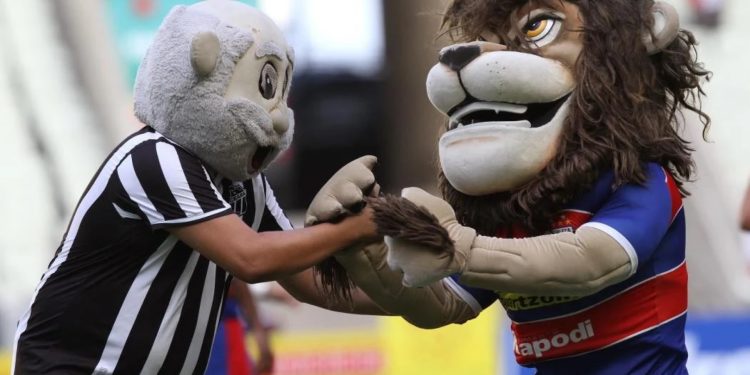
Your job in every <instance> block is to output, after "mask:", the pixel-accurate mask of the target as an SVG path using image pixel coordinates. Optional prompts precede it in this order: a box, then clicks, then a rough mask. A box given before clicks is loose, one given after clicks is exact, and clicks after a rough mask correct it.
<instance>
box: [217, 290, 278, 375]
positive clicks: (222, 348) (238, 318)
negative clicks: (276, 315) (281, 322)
mask: <svg viewBox="0 0 750 375" xmlns="http://www.w3.org/2000/svg"><path fill="white" fill-rule="evenodd" d="M248 328H249V329H250V330H251V331H252V333H253V336H255V340H256V342H257V345H258V353H259V356H258V358H257V360H256V361H253V359H252V358H251V357H250V355H249V353H248V351H247V346H246V345H245V332H246V331H247V329H248ZM268 338H269V332H268V329H267V327H266V325H264V324H263V322H262V321H261V319H260V316H259V314H258V308H257V306H256V303H255V300H254V298H253V295H252V293H251V292H250V288H248V287H247V284H245V283H244V282H242V281H241V280H238V279H232V283H231V284H230V286H229V293H228V294H227V298H226V300H225V301H224V311H223V312H222V315H221V322H220V323H219V326H218V327H217V329H216V338H215V339H214V347H213V350H212V351H211V357H210V359H209V360H208V368H207V369H206V375H234V374H245V375H263V374H270V373H271V372H272V371H273V353H272V351H271V346H270V344H269V340H268Z"/></svg>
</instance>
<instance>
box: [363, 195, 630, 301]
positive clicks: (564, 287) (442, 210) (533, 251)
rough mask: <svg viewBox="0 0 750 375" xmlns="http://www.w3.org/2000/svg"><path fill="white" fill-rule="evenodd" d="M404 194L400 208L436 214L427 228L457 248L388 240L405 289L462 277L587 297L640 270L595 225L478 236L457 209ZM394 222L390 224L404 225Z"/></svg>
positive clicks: (485, 284) (475, 283)
mask: <svg viewBox="0 0 750 375" xmlns="http://www.w3.org/2000/svg"><path fill="white" fill-rule="evenodd" d="M402 196H403V197H404V198H406V199H407V200H401V201H398V202H399V204H401V205H408V204H410V203H412V202H413V203H415V204H416V205H417V206H421V207H422V208H424V209H426V210H427V211H428V212H429V213H430V214H432V215H434V218H435V219H437V223H434V224H432V225H431V224H425V225H424V226H423V228H424V229H425V231H429V230H431V229H430V228H438V229H440V228H444V230H445V231H446V232H447V235H448V236H449V237H450V239H451V242H452V245H453V248H454V250H453V251H445V250H444V249H443V250H440V249H430V248H427V247H425V246H420V245H418V244H417V242H416V241H409V240H408V239H402V238H392V237H386V243H388V245H389V248H390V252H389V256H388V262H389V264H390V265H391V266H392V267H393V268H394V269H399V270H402V271H403V272H404V283H405V284H406V285H410V286H417V287H419V286H422V285H428V284H430V283H432V282H434V281H435V280H439V279H442V278H443V277H445V276H447V275H454V274H460V275H461V276H460V279H459V280H460V281H461V283H462V284H464V285H467V286H471V287H478V288H482V289H488V290H501V291H503V292H513V293H525V294H537V295H538V294H542V295H589V294H593V293H595V292H597V291H599V290H601V289H602V288H605V287H607V286H609V285H612V284H614V283H617V282H619V281H622V280H624V279H625V278H627V277H629V276H631V275H632V273H634V271H635V269H636V265H637V259H634V258H633V257H635V255H634V254H633V257H631V252H629V251H627V250H626V249H625V248H624V247H623V245H622V243H623V242H626V241H623V242H620V241H618V240H617V239H616V238H614V237H612V235H610V234H609V233H607V232H605V231H604V230H600V229H599V228H598V227H595V226H583V227H581V228H579V229H578V231H577V232H575V233H561V234H552V235H544V236H538V237H530V238H522V239H501V238H492V237H485V236H477V234H476V231H475V230H474V229H472V228H469V227H465V226H462V225H460V224H459V223H458V221H457V220H456V217H455V212H454V211H453V208H451V207H450V205H449V204H448V203H447V202H445V201H444V200H442V199H440V198H437V197H434V196H432V195H430V194H428V193H427V192H425V191H423V190H421V189H415V188H408V189H404V191H403V193H402ZM409 201H411V202H409ZM377 214H378V210H376V215H377ZM410 217H411V218H412V219H414V218H416V217H417V215H412V216H410ZM386 219H387V218H386ZM376 221H378V220H377V219H376ZM381 222H382V219H381ZM396 224H397V225H395V226H394V225H391V226H394V227H396V228H399V227H402V225H401V224H402V223H396ZM381 229H382V228H381ZM386 233H388V232H387V229H386ZM613 233H614V232H613ZM394 235H400V233H398V232H396V233H394Z"/></svg>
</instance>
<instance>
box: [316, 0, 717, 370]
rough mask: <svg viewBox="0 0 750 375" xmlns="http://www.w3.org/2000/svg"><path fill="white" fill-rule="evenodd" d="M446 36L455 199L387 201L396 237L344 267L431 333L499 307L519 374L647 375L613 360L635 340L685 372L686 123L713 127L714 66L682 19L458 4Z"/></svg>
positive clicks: (577, 2)
mask: <svg viewBox="0 0 750 375" xmlns="http://www.w3.org/2000/svg"><path fill="white" fill-rule="evenodd" d="M444 25H445V26H446V28H447V30H448V32H449V33H450V34H451V35H452V36H453V37H454V38H455V39H457V40H458V41H460V42H461V43H459V44H455V45H451V46H448V47H446V48H444V49H443V50H442V51H441V52H440V55H439V63H438V64H437V65H435V66H434V67H433V68H432V70H431V71H430V73H429V75H428V77H427V94H428V97H429V99H430V101H431V102H432V103H433V105H434V106H435V107H436V108H437V109H438V110H439V111H440V112H442V113H443V114H445V115H446V117H447V118H448V121H447V127H446V129H445V133H444V134H443V135H442V137H441V139H440V141H439V145H438V148H439V155H440V166H441V173H440V186H441V189H442V193H443V198H444V199H445V200H443V199H441V198H438V197H434V196H432V195H430V194H428V193H426V192H424V191H422V190H420V189H417V188H407V189H404V190H403V192H402V195H401V197H392V196H386V197H385V198H382V197H381V198H378V199H371V200H370V201H369V202H370V204H372V205H373V206H374V207H375V209H376V213H377V215H376V220H377V222H378V225H379V228H380V230H381V232H382V233H383V234H384V235H385V238H384V241H383V242H379V243H375V244H369V245H367V246H362V247H360V248H357V249H351V250H349V251H347V252H344V253H342V254H340V255H338V256H337V257H336V259H337V261H338V262H339V263H340V264H342V265H343V266H344V268H345V269H346V270H347V272H348V275H349V276H350V277H351V279H352V280H353V281H354V283H355V284H356V285H357V286H359V287H360V288H361V289H363V290H364V291H365V292H366V293H367V294H368V295H370V296H371V297H372V298H373V299H375V300H376V301H377V302H378V303H379V304H380V305H381V306H382V307H383V308H384V309H386V310H389V311H390V312H392V313H393V314H397V315H401V316H403V317H404V318H406V319H407V320H409V321H410V322H412V323H414V324H415V325H418V326H421V327H439V326H442V325H445V324H449V323H457V322H459V323H460V322H463V321H466V320H467V319H471V318H473V317H475V316H476V315H477V314H479V312H480V311H482V309H483V308H485V307H487V306H489V305H490V304H491V303H492V302H493V301H495V300H498V299H499V300H500V301H501V303H503V305H504V307H505V308H506V310H507V311H508V314H509V315H510V317H511V319H512V320H513V321H514V323H513V329H514V335H515V338H516V348H515V349H516V357H517V359H518V361H519V363H522V364H525V365H530V366H535V367H537V368H538V369H539V370H540V373H545V372H544V371H545V369H546V370H550V369H551V370H552V371H554V369H555V368H556V367H555V366H557V364H560V363H562V362H561V361H568V360H570V358H578V359H576V360H570V361H572V362H570V366H572V367H569V366H568V365H566V366H564V367H566V368H569V369H571V371H573V372H571V373H599V372H601V371H604V370H605V369H604V368H603V367H601V366H605V365H604V363H605V362H606V361H604V362H603V361H602V358H604V357H602V358H600V357H597V356H598V355H602V354H588V353H607V354H608V355H610V356H612V357H613V358H620V359H618V360H616V361H615V362H617V361H619V362H622V367H620V370H618V371H615V372H617V373H631V370H633V369H635V368H638V366H641V365H644V364H643V363H640V362H638V361H639V360H640V359H638V358H636V359H634V358H633V357H632V356H631V357H629V356H628V355H624V354H623V355H620V354H616V353H615V354H613V353H609V352H608V351H607V350H604V348H613V347H618V348H622V347H623V346H627V347H631V346H632V347H634V346H633V345H635V346H638V345H644V347H645V348H647V349H644V350H652V349H653V350H662V349H664V350H667V351H669V353H670V354H669V355H666V356H665V357H664V358H661V359H663V361H657V362H659V364H658V365H655V366H656V367H648V366H646V367H640V368H651V369H652V370H654V369H657V368H658V370H654V371H655V372H657V373H665V371H666V372H669V371H671V370H673V369H677V368H681V367H684V361H685V358H686V351H685V349H684V333H683V330H682V328H683V327H684V313H685V308H686V303H687V301H686V288H687V285H686V274H685V269H684V240H685V239H684V231H685V228H684V214H683V212H682V210H681V207H682V204H681V200H682V197H683V196H684V195H686V193H687V192H686V191H685V189H684V187H683V183H684V182H685V181H687V180H688V179H689V178H690V175H691V171H692V165H693V164H692V160H691V156H690V152H691V151H692V150H691V148H690V147H689V144H688V143H687V142H686V141H685V140H684V139H683V138H681V137H680V135H679V133H678V126H677V125H678V124H677V118H678V117H679V116H678V115H677V114H678V111H680V110H688V111H693V112H696V113H697V114H698V118H699V119H700V121H701V123H702V125H703V126H704V128H707V126H708V123H709V118H708V116H707V115H705V114H704V113H703V112H702V111H701V110H700V96H701V95H702V90H701V86H700V85H701V82H702V80H703V79H704V78H706V76H707V75H708V72H706V71H705V70H704V69H703V68H702V65H701V64H699V63H698V62H697V60H696V57H695V54H694V51H695V45H696V41H695V39H694V38H693V36H692V34H691V33H689V32H687V31H685V30H682V29H680V27H679V22H678V15H677V13H676V11H675V9H674V8H673V7H671V6H670V5H668V4H665V3H660V2H656V3H655V2H654V1H651V0H611V1H589V0H531V1H529V0H494V1H489V0H454V1H453V2H452V3H451V5H450V6H449V7H448V10H447V12H446V15H445V18H444ZM316 209H318V208H317V207H315V206H312V207H311V211H310V212H309V213H311V215H312V216H316V215H317V216H325V213H321V212H319V211H315V210H316ZM655 278H656V280H657V281H654V279H655ZM660 278H662V279H664V280H662V279H660ZM660 282H661V283H666V284H659V283H660ZM649 283H655V284H658V285H657V286H654V285H651V284H649ZM644 285H645V286H644ZM664 285H669V287H663V286H664ZM643 288H645V289H644V290H641V289H643ZM625 291H630V293H631V294H627V293H625ZM654 291H655V292H654ZM652 292H653V293H652ZM636 317H638V318H637V319H636ZM634 319H635V320H634ZM537 321H544V323H536V322H537ZM618 321H621V322H623V323H622V324H610V323H611V322H618ZM680 324H682V325H680ZM667 326H668V327H667ZM664 327H667V328H664ZM660 330H661V331H660ZM662 331H663V332H662ZM654 335H655V336H654ZM594 336H596V339H593V337H594ZM652 336H654V337H667V339H665V340H664V341H663V342H662V343H661V344H655V343H656V342H658V341H659V340H655V339H654V337H652ZM618 344H619V346H618ZM608 350H610V351H611V349H608ZM623 350H626V351H627V349H623ZM667 357H669V358H667ZM606 358H609V357H606ZM641 359H642V358H641ZM628 361H629V362H628ZM573 362H574V363H573ZM619 362H618V363H619ZM566 363H568V362H566ZM612 363H614V362H612ZM616 365H617V366H619V364H616ZM586 366H589V367H586ZM591 366H593V367H591ZM597 366H599V367H597ZM628 366H630V367H628ZM644 366H645V365H644ZM660 366H666V367H663V368H662V367H660ZM669 366H673V367H674V368H672V367H669ZM557 368H558V369H559V368H560V367H559V366H558V367H557ZM614 368H615V367H612V368H610V370H612V369H614ZM566 371H567V370H566ZM576 371H577V372H576ZM612 371H614V370H612Z"/></svg>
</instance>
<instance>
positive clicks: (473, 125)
mask: <svg viewBox="0 0 750 375" xmlns="http://www.w3.org/2000/svg"><path fill="white" fill-rule="evenodd" d="M444 25H445V26H447V28H448V32H449V33H450V34H451V35H452V36H453V37H454V39H458V40H459V41H461V42H462V43H460V44H456V45H452V46H449V47H446V48H444V49H443V50H442V51H441V52H440V55H439V64H437V65H436V66H435V67H433V68H432V70H431V71H430V73H429V75H428V78H427V93H428V96H429V98H430V101H431V102H432V103H433V105H434V106H435V107H436V108H437V109H438V110H439V111H441V112H442V113H444V114H445V115H446V116H447V117H448V119H449V120H448V126H447V129H446V132H445V134H443V136H442V138H441V139H440V143H439V153H440V165H441V169H442V173H441V186H442V189H443V193H444V195H445V197H446V199H448V201H449V202H450V203H451V204H452V205H453V206H454V208H455V209H456V211H457V213H458V215H459V219H460V220H462V221H463V222H464V223H465V224H468V225H471V226H473V227H475V228H477V229H478V230H480V231H482V232H486V233H492V232H493V231H494V230H497V228H498V227H499V226H502V225H507V224H510V223H520V224H521V225H523V226H525V227H527V229H537V230H540V229H543V227H544V225H545V224H544V223H546V222H548V220H549V219H550V218H551V216H552V215H554V214H555V213H556V212H557V210H559V209H560V208H562V205H564V204H565V203H567V202H568V201H569V200H571V199H572V198H573V197H574V196H575V195H577V194H579V193H581V192H583V191H584V190H585V189H586V188H587V187H589V186H590V185H591V184H592V183H593V182H594V181H595V179H596V178H597V177H598V176H599V174H600V173H601V172H603V171H604V170H613V171H614V173H615V176H616V181H617V183H618V184H621V183H627V182H632V183H640V182H643V181H644V179H645V172H644V170H643V164H644V162H646V161H655V162H658V163H661V164H662V165H664V166H665V167H667V168H669V169H670V170H671V171H672V172H673V174H674V175H675V177H676V178H677V179H678V180H679V181H680V182H683V181H684V180H685V179H687V178H689V175H690V172H691V168H692V162H691V159H690V154H689V152H690V151H691V150H690V148H689V146H688V144H687V143H686V142H685V141H684V140H683V139H682V138H680V136H679V135H678V133H677V130H676V121H675V114H676V112H677V110H679V109H681V108H686V109H688V110H694V111H696V112H698V113H699V115H700V116H701V120H702V122H703V124H704V126H708V122H709V119H708V117H707V116H706V115H705V114H704V113H703V112H701V111H700V109H699V107H700V101H699V99H700V98H699V96H700V94H702V91H701V88H700V82H701V78H702V77H703V76H705V75H707V74H708V72H706V71H704V70H703V69H702V67H701V65H700V64H698V63H697V62H696V59H695V56H694V46H695V40H694V38H693V36H692V35H691V34H690V33H689V32H686V31H684V30H681V29H680V28H679V24H678V15H677V13H676V11H675V10H674V8H672V7H671V6H669V5H667V4H664V3H654V2H653V1H652V0H607V1H594V0H454V1H453V2H452V4H451V5H450V6H449V8H448V10H447V12H446V15H445V19H444ZM696 100H697V104H695V101H696Z"/></svg>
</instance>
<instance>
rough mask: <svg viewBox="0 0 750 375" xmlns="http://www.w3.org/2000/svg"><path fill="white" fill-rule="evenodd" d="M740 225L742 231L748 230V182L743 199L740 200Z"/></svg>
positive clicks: (749, 225)
mask: <svg viewBox="0 0 750 375" xmlns="http://www.w3.org/2000/svg"><path fill="white" fill-rule="evenodd" d="M740 227H741V228H742V230H744V231H750V184H748V187H747V191H745V199H743V202H742V210H741V211H740Z"/></svg>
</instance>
